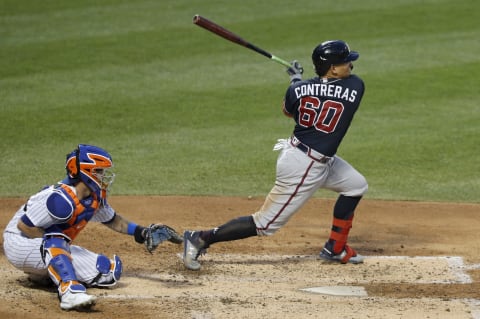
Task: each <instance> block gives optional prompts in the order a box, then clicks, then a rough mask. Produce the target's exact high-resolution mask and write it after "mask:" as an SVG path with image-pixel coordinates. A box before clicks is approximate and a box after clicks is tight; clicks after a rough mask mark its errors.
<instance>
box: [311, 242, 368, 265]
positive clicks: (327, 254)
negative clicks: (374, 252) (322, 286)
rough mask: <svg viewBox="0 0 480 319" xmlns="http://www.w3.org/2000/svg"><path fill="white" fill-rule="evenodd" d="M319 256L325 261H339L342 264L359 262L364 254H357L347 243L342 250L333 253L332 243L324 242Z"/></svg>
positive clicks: (361, 261)
mask: <svg viewBox="0 0 480 319" xmlns="http://www.w3.org/2000/svg"><path fill="white" fill-rule="evenodd" d="M320 258H322V259H324V260H327V261H334V262H339V263H342V264H346V263H351V264H361V263H363V260H364V259H365V257H364V256H362V255H359V254H357V252H356V251H355V250H354V249H353V248H351V247H350V246H348V245H345V247H344V248H343V250H342V252H341V253H339V254H334V253H333V245H332V244H331V243H329V242H327V243H326V244H325V246H324V247H323V249H322V251H321V252H320Z"/></svg>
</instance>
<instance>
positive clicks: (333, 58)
mask: <svg viewBox="0 0 480 319" xmlns="http://www.w3.org/2000/svg"><path fill="white" fill-rule="evenodd" d="M358 57H359V54H358V52H356V51H350V48H349V46H348V44H347V43H345V42H344V41H342V40H331V41H325V42H323V43H321V44H319V45H318V46H317V47H316V48H315V49H314V50H313V53H312V61H313V65H314V66H315V72H316V73H317V74H318V75H320V76H321V75H324V74H325V73H326V72H327V71H328V69H329V68H330V66H331V65H336V64H343V63H347V62H351V61H355V60H356V59H358Z"/></svg>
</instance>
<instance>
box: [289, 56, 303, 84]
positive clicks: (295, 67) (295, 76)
mask: <svg viewBox="0 0 480 319" xmlns="http://www.w3.org/2000/svg"><path fill="white" fill-rule="evenodd" d="M287 73H288V75H289V76H290V82H297V81H301V80H302V74H303V67H302V65H301V64H300V62H298V61H297V60H293V61H292V63H291V66H290V67H289V68H287Z"/></svg>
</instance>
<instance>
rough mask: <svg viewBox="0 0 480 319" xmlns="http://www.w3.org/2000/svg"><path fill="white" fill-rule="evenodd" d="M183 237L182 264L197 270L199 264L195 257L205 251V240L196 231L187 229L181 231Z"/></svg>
mask: <svg viewBox="0 0 480 319" xmlns="http://www.w3.org/2000/svg"><path fill="white" fill-rule="evenodd" d="M183 238H184V241H183V264H184V265H185V267H187V268H188V269H190V270H199V269H200V267H201V265H200V263H199V262H198V260H197V259H198V257H199V256H200V255H203V254H205V253H206V252H207V250H206V249H207V247H205V242H204V241H203V240H202V239H201V238H200V232H198V231H188V230H187V231H185V232H184V233H183Z"/></svg>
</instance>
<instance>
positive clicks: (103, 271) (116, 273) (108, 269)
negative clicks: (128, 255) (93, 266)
mask: <svg viewBox="0 0 480 319" xmlns="http://www.w3.org/2000/svg"><path fill="white" fill-rule="evenodd" d="M97 271H98V275H97V276H96V277H95V278H94V279H93V280H92V282H91V283H90V284H89V286H91V287H110V286H114V285H116V284H117V282H118V281H119V280H120V276H121V275H122V271H123V266H122V261H121V260H120V257H118V256H117V255H114V256H113V259H109V258H108V257H107V256H105V255H102V254H99V255H98V257H97Z"/></svg>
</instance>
